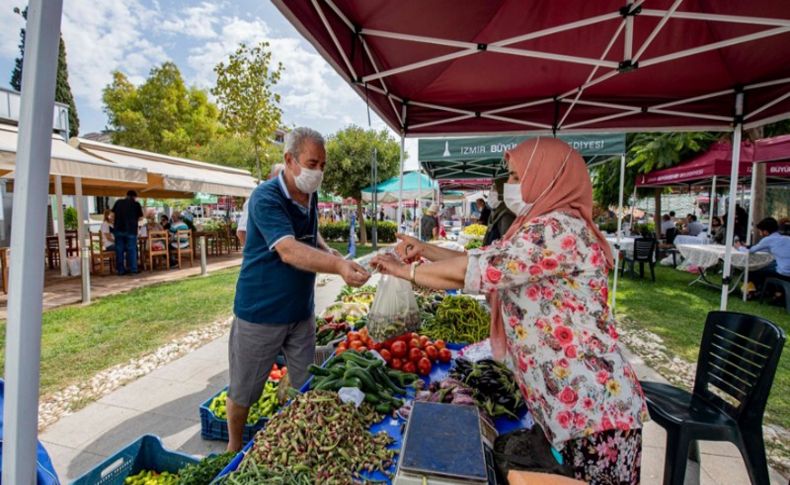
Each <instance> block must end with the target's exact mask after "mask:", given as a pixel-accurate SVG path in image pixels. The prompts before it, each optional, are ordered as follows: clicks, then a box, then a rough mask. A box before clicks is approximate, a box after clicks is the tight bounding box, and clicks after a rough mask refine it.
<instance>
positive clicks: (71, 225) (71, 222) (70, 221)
mask: <svg viewBox="0 0 790 485" xmlns="http://www.w3.org/2000/svg"><path fill="white" fill-rule="evenodd" d="M78 222H79V221H78V216H77V209H75V208H74V207H66V208H65V209H63V226H64V227H65V228H66V229H67V230H69V231H74V230H76V229H77V224H78Z"/></svg>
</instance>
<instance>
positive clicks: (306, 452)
mask: <svg viewBox="0 0 790 485" xmlns="http://www.w3.org/2000/svg"><path fill="white" fill-rule="evenodd" d="M381 418H382V416H381V415H380V414H378V413H376V412H375V410H373V408H372V407H371V406H370V405H367V404H363V405H362V406H361V407H360V409H356V408H355V407H354V405H353V404H351V403H348V404H343V403H341V402H340V398H338V396H337V394H336V393H334V392H328V391H310V392H307V393H305V394H302V395H300V396H298V397H297V398H295V399H294V400H293V401H292V402H291V404H290V405H289V406H288V407H286V408H285V409H283V411H282V412H280V413H279V414H277V415H276V416H275V417H274V418H272V420H271V421H270V422H269V424H268V425H267V426H266V427H265V428H264V429H262V430H261V431H260V432H258V434H257V435H255V444H254V445H253V447H252V449H251V450H250V451H249V453H247V456H245V458H244V460H243V461H242V462H241V464H240V465H239V468H238V470H236V471H234V472H233V473H230V474H229V475H227V476H226V477H223V479H222V480H221V481H220V482H219V483H221V484H223V485H230V484H235V485H252V484H256V485H286V484H287V485H294V484H297V485H298V484H305V485H307V484H311V485H312V484H318V483H320V484H324V485H352V484H354V483H360V481H361V480H360V473H362V472H373V471H381V472H386V470H387V469H389V467H390V466H391V465H392V463H393V459H394V457H395V454H396V451H395V450H390V449H388V448H387V447H388V446H389V445H390V444H391V443H392V438H391V437H390V436H389V435H388V434H387V433H386V432H383V431H382V432H381V433H379V434H377V435H375V436H374V435H372V434H370V432H369V431H368V427H369V426H370V425H371V424H373V423H375V422H378V421H380V420H381Z"/></svg>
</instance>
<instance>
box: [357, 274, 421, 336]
mask: <svg viewBox="0 0 790 485" xmlns="http://www.w3.org/2000/svg"><path fill="white" fill-rule="evenodd" d="M367 328H368V331H369V333H370V336H371V337H372V338H373V339H374V340H378V341H384V340H387V339H389V338H391V337H396V336H398V335H402V334H404V333H406V332H414V331H416V330H417V329H419V328H420V307H419V306H417V299H416V298H415V297H414V291H412V288H411V283H410V282H408V281H406V280H402V279H400V278H395V277H394V276H387V275H385V276H383V277H382V278H381V282H380V283H379V286H378V288H377V289H376V297H375V298H374V299H373V306H372V307H371V308H370V314H369V315H368V327H367Z"/></svg>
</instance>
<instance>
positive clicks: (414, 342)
mask: <svg viewBox="0 0 790 485" xmlns="http://www.w3.org/2000/svg"><path fill="white" fill-rule="evenodd" d="M409 348H410V349H421V348H422V346H420V339H417V338H413V339H411V340H409Z"/></svg>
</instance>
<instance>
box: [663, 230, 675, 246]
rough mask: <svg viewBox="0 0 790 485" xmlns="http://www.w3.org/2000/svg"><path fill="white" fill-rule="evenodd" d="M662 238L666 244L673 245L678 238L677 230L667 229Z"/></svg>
mask: <svg viewBox="0 0 790 485" xmlns="http://www.w3.org/2000/svg"><path fill="white" fill-rule="evenodd" d="M664 237H665V238H666V240H667V244H675V238H676V237H678V230H677V229H667V232H666V234H665V235H664Z"/></svg>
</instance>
